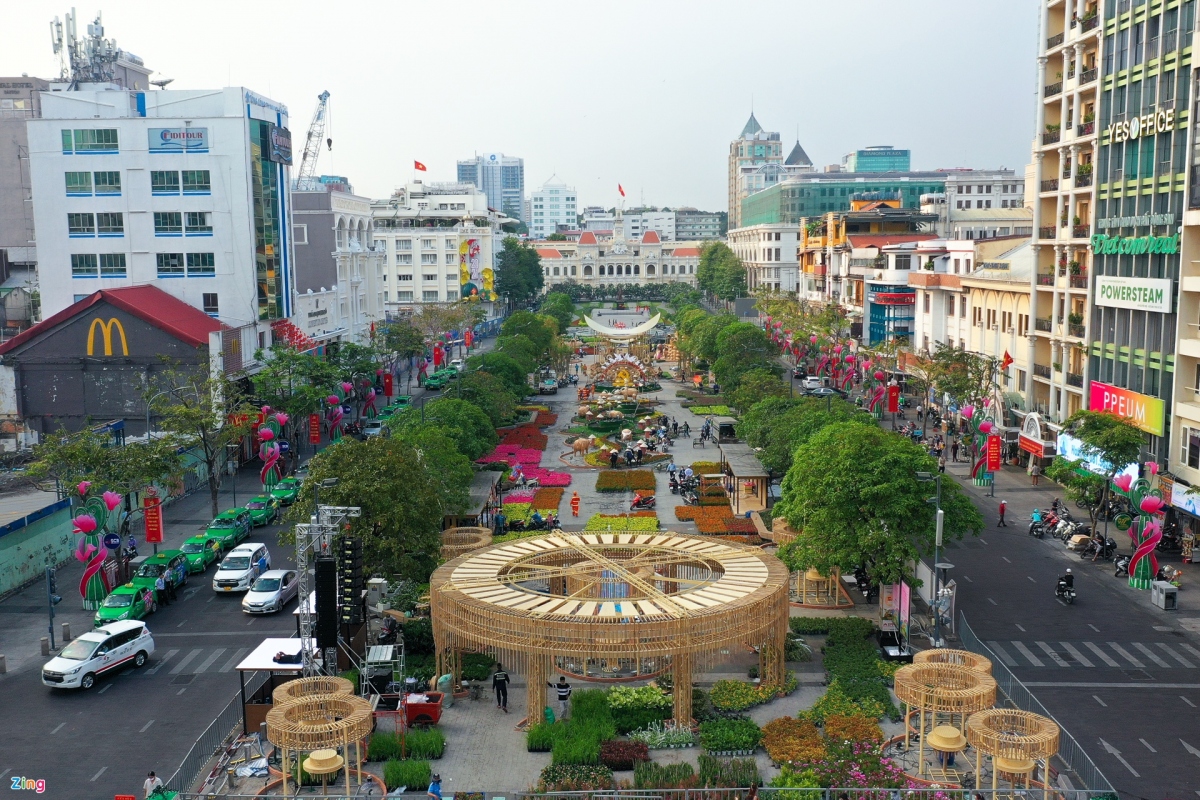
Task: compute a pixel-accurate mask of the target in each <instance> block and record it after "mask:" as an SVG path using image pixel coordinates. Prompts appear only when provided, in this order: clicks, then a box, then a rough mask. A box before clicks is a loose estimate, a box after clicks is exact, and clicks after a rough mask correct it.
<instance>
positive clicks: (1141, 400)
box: [1088, 381, 1166, 436]
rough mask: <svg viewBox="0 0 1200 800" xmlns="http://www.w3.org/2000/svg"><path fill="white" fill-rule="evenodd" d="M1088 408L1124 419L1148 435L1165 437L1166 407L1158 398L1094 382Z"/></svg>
mask: <svg viewBox="0 0 1200 800" xmlns="http://www.w3.org/2000/svg"><path fill="white" fill-rule="evenodd" d="M1088 408H1089V409H1091V410H1092V411H1107V412H1109V413H1112V414H1116V415H1117V416H1118V417H1124V418H1125V419H1127V420H1129V421H1130V422H1132V423H1133V424H1134V425H1136V426H1137V427H1139V428H1141V429H1142V430H1144V431H1145V432H1146V433H1152V434H1154V435H1155V436H1162V435H1163V423H1164V421H1165V418H1166V405H1165V404H1164V403H1163V401H1162V400H1160V399H1159V398H1157V397H1151V396H1150V395H1148V394H1141V393H1140V392H1133V391H1130V390H1129V389H1122V388H1121V387H1119V386H1111V385H1109V384H1107V383H1100V382H1099V381H1092V386H1091V394H1090V396H1089V400H1088Z"/></svg>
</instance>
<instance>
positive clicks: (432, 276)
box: [421, 272, 437, 281]
mask: <svg viewBox="0 0 1200 800" xmlns="http://www.w3.org/2000/svg"><path fill="white" fill-rule="evenodd" d="M421 280H424V281H436V280H437V275H436V274H434V273H429V272H426V273H424V274H423V275H421Z"/></svg>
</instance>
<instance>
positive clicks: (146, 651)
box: [42, 619, 154, 689]
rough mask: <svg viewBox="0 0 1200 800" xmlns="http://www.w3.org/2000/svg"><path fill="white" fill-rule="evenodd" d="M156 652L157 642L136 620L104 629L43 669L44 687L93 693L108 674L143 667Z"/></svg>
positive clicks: (76, 642)
mask: <svg viewBox="0 0 1200 800" xmlns="http://www.w3.org/2000/svg"><path fill="white" fill-rule="evenodd" d="M153 652H154V638H153V637H152V636H151V635H150V631H149V630H148V629H147V628H146V623H144V622H142V621H141V620H137V619H127V620H121V621H120V622H110V623H109V624H107V625H102V626H100V627H99V628H97V629H96V630H94V631H88V632H87V633H84V634H81V635H80V636H78V637H77V638H75V640H74V641H72V642H71V643H70V644H68V645H67V646H66V647H64V648H63V649H62V652H60V653H59V654H58V655H56V656H55V657H54V658H52V659H50V660H49V661H47V662H46V664H45V665H44V666H43V667H42V683H44V684H46V685H47V686H50V687H52V688H55V689H90V688H92V687H93V686H95V685H96V678H97V677H98V676H100V675H103V674H104V673H106V672H111V671H112V670H115V669H117V668H119V667H122V666H125V665H127V664H132V665H133V666H135V667H141V666H143V665H144V664H145V663H146V660H147V659H149V658H150V655H151V654H152V653H153Z"/></svg>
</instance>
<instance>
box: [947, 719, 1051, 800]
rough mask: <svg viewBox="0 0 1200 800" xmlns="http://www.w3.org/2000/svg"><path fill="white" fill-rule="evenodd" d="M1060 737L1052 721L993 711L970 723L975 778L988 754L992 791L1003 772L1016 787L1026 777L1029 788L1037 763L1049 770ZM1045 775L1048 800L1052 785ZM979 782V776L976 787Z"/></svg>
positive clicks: (1043, 791) (968, 730)
mask: <svg viewBox="0 0 1200 800" xmlns="http://www.w3.org/2000/svg"><path fill="white" fill-rule="evenodd" d="M1059 735H1060V731H1059V728H1058V725H1057V723H1055V722H1054V721H1053V720H1051V719H1047V718H1046V717H1043V716H1041V715H1040V714H1033V713H1031V712H1029V711H1020V710H1018V709H1015V708H993V709H989V710H987V711H981V712H979V713H978V714H976V715H975V716H973V717H971V718H970V719H968V720H967V741H968V742H970V743H971V745H972V746H973V747H974V748H975V750H976V753H977V756H976V767H975V774H976V776H978V775H979V766H980V764H979V762H980V760H981V756H982V754H983V753H987V754H988V755H990V756H991V757H992V790H993V792H995V790H996V785H997V782H998V777H999V773H1001V772H1004V773H1007V774H1008V775H1010V776H1012V782H1013V784H1014V785H1015V783H1016V776H1018V775H1020V776H1023V777H1024V778H1025V785H1026V788H1028V786H1029V776H1030V774H1031V773H1032V772H1033V770H1034V768H1035V767H1036V766H1037V762H1038V761H1039V760H1045V761H1046V762H1047V767H1048V766H1049V760H1050V758H1051V757H1052V756H1053V755H1054V754H1055V753H1057V752H1058V742H1059ZM1045 772H1049V770H1048V769H1047V770H1046V771H1045ZM1045 772H1044V773H1043V780H1042V794H1043V797H1045V798H1049V796H1050V786H1049V783H1050V782H1049V781H1048V780H1046V779H1045V777H1046V776H1045ZM978 782H979V778H978V777H976V785H978Z"/></svg>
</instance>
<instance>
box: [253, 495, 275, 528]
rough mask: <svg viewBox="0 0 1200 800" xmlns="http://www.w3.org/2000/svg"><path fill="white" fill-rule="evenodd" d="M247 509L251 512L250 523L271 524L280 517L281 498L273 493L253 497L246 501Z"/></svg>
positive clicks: (254, 524) (254, 525) (255, 525)
mask: <svg viewBox="0 0 1200 800" xmlns="http://www.w3.org/2000/svg"><path fill="white" fill-rule="evenodd" d="M246 510H247V511H249V512H250V523H251V525H252V526H253V527H255V528H257V527H258V526H259V525H270V524H271V523H272V522H274V521H275V520H277V519H279V498H278V497H275V496H274V495H271V494H260V495H259V496H258V497H251V498H250V502H248V503H246Z"/></svg>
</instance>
